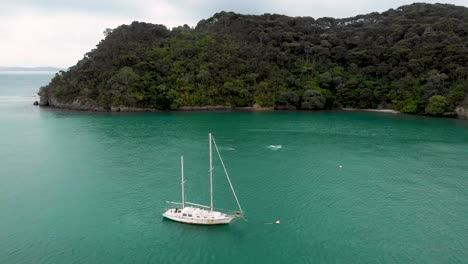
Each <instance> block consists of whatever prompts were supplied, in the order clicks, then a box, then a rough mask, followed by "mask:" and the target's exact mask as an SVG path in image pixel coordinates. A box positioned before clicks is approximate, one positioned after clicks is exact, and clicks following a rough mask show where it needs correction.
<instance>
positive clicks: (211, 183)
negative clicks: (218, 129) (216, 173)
mask: <svg viewBox="0 0 468 264" xmlns="http://www.w3.org/2000/svg"><path fill="white" fill-rule="evenodd" d="M208 139H209V142H210V210H211V211H213V153H212V149H211V133H209V134H208Z"/></svg>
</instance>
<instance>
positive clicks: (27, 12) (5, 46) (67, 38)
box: [0, 0, 468, 67]
mask: <svg viewBox="0 0 468 264" xmlns="http://www.w3.org/2000/svg"><path fill="white" fill-rule="evenodd" d="M426 2H431V3H434V2H436V1H432V0H429V1H426ZM449 2H450V3H452V4H456V5H465V6H467V5H468V0H452V1H449ZM409 3H411V1H410V0H393V1H372V0H354V1H346V2H345V1H339V0H327V1H318V0H309V1H306V0H289V1H279V0H257V1H251V0H237V1H232V0H217V1H214V0H101V1H95V0H71V2H70V1H59V0H34V1H33V0H18V1H9V2H6V1H5V2H2V3H0V36H2V40H1V41H0V66H59V67H69V66H72V65H74V64H75V63H76V62H77V61H78V60H79V59H81V58H82V57H83V55H84V54H85V53H87V52H88V51H90V50H91V49H93V48H94V47H95V46H96V44H97V43H99V41H100V40H101V39H102V37H103V34H102V32H103V30H104V29H105V28H115V27H117V26H119V25H121V24H129V23H131V22H132V21H135V20H137V21H145V22H150V23H155V24H164V25H166V26H168V27H169V28H171V27H175V26H178V25H183V24H188V25H190V26H195V25H196V23H197V22H198V21H199V20H201V19H204V18H208V17H210V16H211V15H213V14H214V13H215V12H219V11H223V10H224V11H234V12H238V13H244V14H263V13H279V14H285V15H290V16H312V17H315V18H318V17H323V16H331V17H349V16H354V15H358V14H365V13H369V12H373V11H377V12H382V11H385V10H387V9H389V8H397V7H399V6H401V5H404V4H409Z"/></svg>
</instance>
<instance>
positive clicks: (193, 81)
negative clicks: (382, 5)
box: [39, 4, 468, 117]
mask: <svg viewBox="0 0 468 264" xmlns="http://www.w3.org/2000/svg"><path fill="white" fill-rule="evenodd" d="M104 35H105V38H104V39H103V40H102V41H101V42H100V43H99V44H98V45H97V48H96V49H93V50H91V51H90V52H88V53H87V54H85V55H84V57H83V59H81V60H80V61H79V62H78V63H77V64H76V65H75V66H72V67H70V68H69V69H68V70H67V71H60V72H58V73H57V74H56V76H55V77H54V78H53V79H52V80H51V82H50V83H49V84H48V85H46V86H44V87H42V88H41V89H40V91H39V95H40V102H39V104H40V105H41V106H50V107H56V108H66V109H73V110H88V111H159V110H184V109H209V108H212V107H213V106H216V107H217V108H219V109H221V108H223V109H233V108H235V109H243V108H245V109H279V110H295V109H300V110H321V109H336V108H353V109H393V110H395V111H400V112H402V113H409V114H428V115H434V116H447V115H455V114H457V115H458V116H460V117H466V116H467V113H466V110H467V107H466V105H465V103H464V100H465V98H466V97H467V96H468V8H465V7H460V6H454V5H445V4H434V5H432V4H412V5H407V6H402V7H399V8H397V9H391V10H388V11H386V12H383V13H371V14H367V15H359V16H356V17H351V18H344V19H334V18H319V19H314V18H311V17H288V16H284V15H276V14H264V15H258V16H256V15H241V14H236V13H232V12H220V13H217V14H215V15H214V16H213V17H211V18H209V19H206V20H202V21H200V22H199V23H198V25H197V26H196V27H195V28H190V27H189V26H187V25H184V26H180V27H176V28H173V29H171V30H169V29H167V28H166V27H165V26H163V25H154V24H148V23H141V22H133V23H132V24H131V25H122V26H120V27H118V28H116V29H113V30H111V29H107V30H106V31H105V32H104Z"/></svg>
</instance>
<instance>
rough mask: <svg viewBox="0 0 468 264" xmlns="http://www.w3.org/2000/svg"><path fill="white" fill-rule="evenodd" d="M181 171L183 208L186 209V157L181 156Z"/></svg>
mask: <svg viewBox="0 0 468 264" xmlns="http://www.w3.org/2000/svg"><path fill="white" fill-rule="evenodd" d="M180 169H181V174H182V182H181V183H182V184H181V185H182V208H185V194H184V156H180Z"/></svg>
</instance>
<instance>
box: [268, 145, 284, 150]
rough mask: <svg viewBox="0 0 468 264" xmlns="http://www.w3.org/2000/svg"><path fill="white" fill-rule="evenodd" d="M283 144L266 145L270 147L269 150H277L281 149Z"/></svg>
mask: <svg viewBox="0 0 468 264" xmlns="http://www.w3.org/2000/svg"><path fill="white" fill-rule="evenodd" d="M282 147H283V146H281V145H269V146H267V148H269V149H271V150H278V149H281V148H282Z"/></svg>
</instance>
